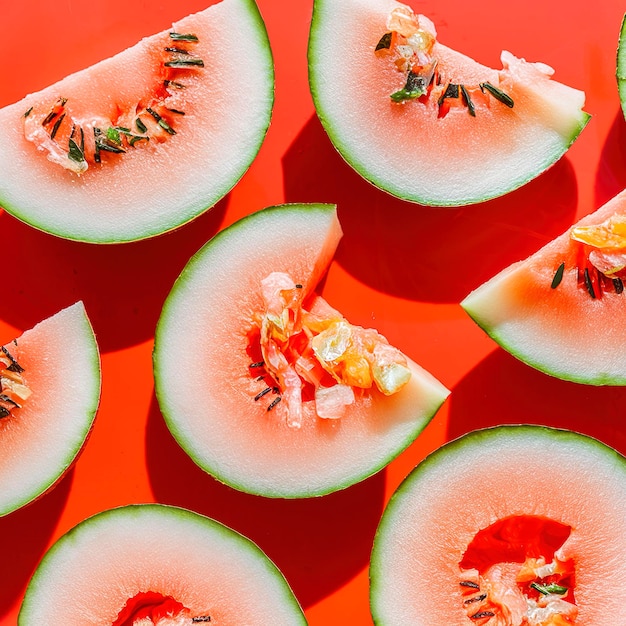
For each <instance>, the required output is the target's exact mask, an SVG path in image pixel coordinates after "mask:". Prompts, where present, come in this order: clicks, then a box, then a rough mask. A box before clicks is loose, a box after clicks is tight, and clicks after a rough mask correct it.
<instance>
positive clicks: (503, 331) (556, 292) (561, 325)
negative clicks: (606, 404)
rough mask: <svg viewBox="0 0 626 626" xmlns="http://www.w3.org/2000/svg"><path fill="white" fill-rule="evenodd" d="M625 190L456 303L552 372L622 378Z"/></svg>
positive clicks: (604, 380)
mask: <svg viewBox="0 0 626 626" xmlns="http://www.w3.org/2000/svg"><path fill="white" fill-rule="evenodd" d="M624 223H626V192H621V193H620V194H618V195H617V196H615V197H614V198H613V199H611V200H610V201H609V202H607V203H606V204H605V205H604V206H602V207H601V208H600V209H598V210H597V211H595V212H594V213H591V214H589V215H587V216H586V217H584V218H583V219H581V220H580V221H579V222H577V223H576V224H575V225H574V226H572V228H570V229H569V230H568V231H567V232H566V233H564V234H562V235H560V236H559V237H557V238H556V239H554V240H553V241H552V242H550V243H549V244H547V245H546V246H544V247H543V248H541V249H540V250H539V251H538V252H536V253H535V254H533V255H532V256H530V257H529V258H528V259H526V260H524V261H520V262H518V263H514V264H513V265H511V266H510V267H508V268H506V269H504V270H503V271H502V272H500V273H499V274H497V275H496V276H495V277H493V278H492V279H491V280H489V281H487V282H486V283H484V284H483V285H481V286H480V287H478V288H477V289H475V290H474V291H473V292H472V293H470V294H469V295H468V296H467V297H466V298H465V299H464V300H463V302H461V306H462V307H463V308H464V309H465V310H466V311H467V312H468V313H469V315H470V316H471V317H472V318H473V319H474V321H475V322H476V323H477V324H478V325H479V326H480V327H481V328H483V329H484V330H485V331H486V332H487V333H488V334H489V335H490V336H491V337H492V338H493V339H494V340H495V341H497V342H498V343H499V344H500V345H501V346H502V347H503V348H504V349H505V350H507V351H508V352H510V353H511V354H513V355H514V356H516V357H517V358H519V359H520V360H522V361H524V362H525V363H528V364H529V365H531V366H533V367H535V368H537V369H539V370H541V371H543V372H545V373H547V374H550V375H552V376H556V377H558V378H562V379H564V380H571V381H575V382H579V383H586V384H590V385H626V352H625V351H624V349H623V346H624V345H625V344H626V308H625V306H624V305H625V304H626V300H625V299H624V297H625V296H626V293H624V280H625V279H626V271H625V269H626V237H625V236H624V234H623V232H622V231H624V232H626V227H623V226H622V224H624Z"/></svg>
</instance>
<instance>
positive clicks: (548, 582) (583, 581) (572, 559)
mask: <svg viewBox="0 0 626 626" xmlns="http://www.w3.org/2000/svg"><path fill="white" fill-rule="evenodd" d="M590 496H591V499H592V501H590ZM625 531H626V459H624V457H622V456H621V455H620V454H618V453H617V452H615V451H614V450H612V449H611V448H609V447H607V446H605V445H604V444H602V443H600V442H599V441H597V440H595V439H591V438H589V437H586V436H583V435H579V434H576V433H573V432H568V431H559V430H555V429H550V428H545V427H537V426H504V427H496V428H493V429H488V430H484V431H476V432H474V433H470V434H469V435H466V436H464V437H462V438H460V439H458V440H456V441H453V442H452V443H449V444H447V445H445V446H443V447H442V448H440V449H439V450H438V451H436V452H434V453H433V454H432V455H431V456H429V457H428V458H427V459H426V460H424V461H423V462H422V463H421V464H420V465H418V466H417V468H415V469H414V470H413V472H412V473H411V474H410V475H409V476H408V477H407V478H406V479H405V481H404V482H403V483H402V484H401V485H400V487H399V488H398V490H397V491H396V493H395V494H394V495H393V496H392V498H391V500H390V502H389V504H388V506H387V509H386V510H385V513H384V514H383V517H382V520H381V522H380V526H379V528H378V531H377V534H376V538H375V543H374V549H373V552H372V560H371V566H370V577H371V588H370V599H371V610H372V615H373V616H374V621H375V622H376V623H377V624H386V625H387V626H394V625H398V626H399V625H402V626H404V625H405V624H412V625H414V626H442V624H445V625H446V626H468V625H469V624H480V625H481V626H496V625H497V626H520V625H521V624H524V625H526V626H570V625H578V626H582V625H583V624H584V625H585V626H591V625H592V624H593V626H613V625H614V624H625V623H626V543H624V541H623V536H624V535H623V533H624V532H625Z"/></svg>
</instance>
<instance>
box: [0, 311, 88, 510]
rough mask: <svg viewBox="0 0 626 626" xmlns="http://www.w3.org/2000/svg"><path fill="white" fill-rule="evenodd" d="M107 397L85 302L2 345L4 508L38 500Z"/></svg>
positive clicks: (0, 503)
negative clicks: (102, 387)
mask: <svg viewBox="0 0 626 626" xmlns="http://www.w3.org/2000/svg"><path fill="white" fill-rule="evenodd" d="M99 401H100V356H99V352H98V346H97V344H96V340H95V337H94V334H93V330H92V328H91V324H90V322H89V319H88V318H87V315H86V312H85V308H84V306H83V304H82V302H77V303H76V304H74V305H72V306H70V307H68V308H66V309H63V310H62V311H60V312H59V313H56V314H55V315H53V316H52V317H49V318H48V319H46V320H44V321H42V322H40V323H39V324H37V325H36V326H34V327H33V328H32V329H30V330H27V331H26V332H24V333H23V334H22V335H21V336H20V337H18V338H17V339H15V340H13V341H11V342H9V343H7V344H5V345H4V346H3V347H2V352H1V353H0V415H2V418H0V485H2V487H1V488H0V515H6V514H8V513H11V512H12V511H15V510H16V509H18V508H20V507H22V506H24V505H26V504H28V503H29V502H31V501H33V500H35V499H36V498H38V497H39V496H40V495H42V494H43V493H44V492H45V491H47V490H48V489H50V488H51V487H52V486H54V485H55V484H56V482H57V481H58V480H59V479H60V478H61V477H62V476H63V475H64V474H65V472H66V471H67V470H68V469H69V468H70V466H71V465H72V463H73V462H74V460H75V458H76V456H77V455H78V453H79V451H80V450H81V448H82V446H83V444H84V443H85V440H86V439H87V436H88V434H89V432H90V430H91V426H92V424H93V420H94V418H95V414H96V411H97V408H98V404H99Z"/></svg>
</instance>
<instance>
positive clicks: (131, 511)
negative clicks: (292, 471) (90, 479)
mask: <svg viewBox="0 0 626 626" xmlns="http://www.w3.org/2000/svg"><path fill="white" fill-rule="evenodd" d="M147 592H152V593H153V594H155V595H157V594H158V595H161V596H163V597H164V598H172V599H173V600H175V601H176V602H178V603H180V604H182V605H183V607H184V608H185V609H186V610H187V612H188V615H189V617H188V618H187V620H186V621H183V622H173V621H171V622H168V621H165V620H163V626H165V625H166V624H168V623H170V624H172V623H185V624H191V623H192V617H196V616H197V617H200V616H203V617H207V616H208V617H210V618H211V622H210V623H212V624H285V626H287V625H296V624H301V625H302V624H306V621H305V619H304V615H303V614H302V610H301V608H300V606H299V605H298V601H297V600H296V599H295V597H294V596H293V593H292V592H291V589H290V588H289V586H288V584H287V582H286V581H285V579H284V578H283V576H282V574H281V573H280V572H279V571H278V569H277V568H276V566H275V565H274V564H273V563H272V562H271V561H270V560H269V559H268V558H267V557H266V556H265V554H263V552H262V551H261V550H260V549H259V548H258V547H257V546H256V545H255V544H254V543H252V542H251V541H250V540H249V539H246V538H245V537H243V536H242V535H239V534H238V533H236V532H235V531H233V530H230V529H229V528H227V527H225V526H223V525H222V524H219V523H218V522H216V521H213V520H211V519H209V518H206V517H204V516H201V515H199V514H197V513H192V512H190V511H187V510H184V509H178V508H175V507H168V506H163V505H131V506H126V507H121V508H118V509H112V510H109V511H105V512H103V513H100V514H98V515H96V516H94V517H92V518H89V519H87V520H85V521H84V522H81V523H80V524H79V525H78V526H76V527H75V528H73V529H72V530H70V531H69V532H68V533H67V534H65V535H64V536H63V537H61V539H59V540H58V541H57V543H56V544H54V546H53V547H52V548H51V549H50V550H49V551H48V553H47V554H46V555H45V556H44V558H43V560H42V561H41V564H40V565H39V567H38V569H37V571H36V572H35V574H34V576H33V578H32V580H31V582H30V584H29V586H28V589H27V591H26V594H25V596H24V602H23V604H22V607H21V610H20V614H19V622H18V623H19V624H20V625H24V626H27V625H28V626H30V625H31V624H46V625H48V626H84V625H85V624H90V625H92V626H105V625H107V626H110V625H111V624H113V623H115V621H116V619H117V618H118V616H119V614H120V613H121V612H122V610H123V608H124V607H125V605H126V604H127V603H128V601H129V600H131V599H133V598H136V597H137V596H139V595H140V594H142V593H143V594H145V593H147ZM173 617H176V616H173ZM149 623H152V622H149ZM158 623H159V622H157V624H158ZM198 623H201V622H198ZM202 623H205V622H202Z"/></svg>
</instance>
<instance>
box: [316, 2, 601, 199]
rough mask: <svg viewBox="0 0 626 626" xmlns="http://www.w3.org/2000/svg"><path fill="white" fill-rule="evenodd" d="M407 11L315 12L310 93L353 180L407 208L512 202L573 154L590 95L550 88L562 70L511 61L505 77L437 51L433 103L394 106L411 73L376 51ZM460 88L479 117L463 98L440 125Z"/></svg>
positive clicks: (337, 8)
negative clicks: (499, 95)
mask: <svg viewBox="0 0 626 626" xmlns="http://www.w3.org/2000/svg"><path fill="white" fill-rule="evenodd" d="M402 6H403V5H402V4H400V3H398V2H395V1H394V0H346V1H343V2H332V1H331V0H315V5H314V12H313V21H312V26H311V34H310V40H309V78H310V85H311V91H312V94H313V99H314V101H315V106H316V110H317V113H318V116H319V118H320V120H321V122H322V124H323V126H324V128H325V129H326V131H327V133H328V135H329V136H330V138H331V140H332V142H333V143H334V145H335V147H336V148H337V150H338V151H339V152H340V153H341V154H342V156H343V157H344V158H345V159H346V161H347V162H348V163H349V164H350V165H352V167H354V169H356V170H357V171H358V172H359V173H360V174H361V175H362V176H364V177H365V178H366V179H367V180H369V181H370V182H372V183H373V184H374V185H376V186H378V187H380V188H381V189H384V190H385V191H388V192H389V193H391V194H393V195H395V196H398V197H400V198H403V199H406V200H410V201H414V202H419V203H421V204H428V205H436V206H456V205H462V204H471V203H476V202H480V201H483V200H486V199H489V198H493V197H495V196H499V195H502V194H504V193H507V192H509V191H511V190H513V189H515V188H517V187H519V186H521V185H523V184H524V183H526V182H528V181H529V180H530V179H532V178H534V177H536V176H537V175H539V174H540V173H541V172H543V171H544V170H545V169H546V168H547V167H549V166H550V165H552V164H553V163H554V162H555V161H557V160H558V159H559V158H560V157H561V156H562V155H563V154H564V152H565V151H566V150H567V149H568V148H569V146H570V145H571V143H572V142H573V141H574V140H575V139H576V137H577V136H578V134H579V133H580V131H581V130H582V129H583V127H584V126H585V124H586V123H587V121H588V118H589V116H588V115H587V114H586V113H584V112H583V111H582V107H583V105H584V99H585V97H584V94H583V93H582V92H581V91H578V90H576V89H572V88H570V87H567V86H565V85H563V84H561V83H558V82H556V81H554V80H551V78H550V75H551V72H552V68H549V67H548V66H546V65H544V64H541V63H527V62H526V61H524V60H523V59H518V58H516V57H514V56H513V55H512V54H510V53H508V52H504V53H503V54H502V62H503V69H501V70H496V69H491V68H488V67H485V66H483V65H480V64H479V63H477V62H475V61H473V60H472V59H471V58H469V57H467V56H465V55H463V54H461V53H459V52H456V51H454V50H452V49H450V48H448V47H446V46H444V45H443V44H441V43H439V42H436V43H435V44H434V47H433V50H432V56H433V58H434V59H435V60H436V63H437V65H436V70H435V71H436V75H435V79H434V83H435V85H434V86H433V87H432V91H431V92H430V95H429V96H428V97H427V98H426V97H422V98H416V99H412V100H409V101H406V102H400V103H396V102H393V101H392V99H391V98H390V95H391V94H392V93H395V92H397V91H398V90H401V89H402V88H403V87H404V86H405V83H406V82H407V73H406V72H404V73H402V72H400V71H397V70H396V68H395V66H394V63H393V60H392V59H390V58H388V57H387V56H386V55H385V53H384V52H383V53H376V52H375V48H376V46H377V44H378V42H379V41H380V40H381V38H382V37H383V35H385V33H387V32H390V31H389V27H388V25H387V20H388V17H389V15H390V14H391V12H392V11H393V10H394V9H398V8H400V7H402ZM564 36H567V34H566V33H564ZM436 76H439V78H437V77H436ZM438 82H441V84H440V85H437V84H436V83H438ZM449 82H452V83H454V84H456V85H461V84H462V85H464V86H465V87H466V88H467V89H468V90H469V91H468V93H471V94H473V95H472V96H471V97H470V100H472V98H473V102H474V104H475V116H472V115H470V114H469V111H468V107H467V106H464V105H462V102H461V101H460V100H459V98H462V97H463V96H462V94H461V96H459V97H457V98H456V99H455V102H457V103H460V105H459V106H454V107H452V108H451V109H450V111H449V112H448V113H447V114H446V115H442V114H441V112H442V109H441V106H439V104H438V103H439V98H440V96H441V94H440V92H444V91H445V88H446V85H447V84H448V83H449ZM485 82H488V83H490V84H492V85H494V86H496V87H498V88H499V89H500V90H501V91H504V92H506V94H507V95H508V96H509V97H510V98H512V99H513V102H514V106H513V108H509V107H508V106H506V105H505V104H503V103H502V102H501V101H499V100H497V99H495V98H494V97H493V96H491V95H489V94H486V93H484V92H485V89H484V87H483V88H482V89H480V88H479V85H481V84H483V83H485ZM449 101H451V100H449ZM446 106H447V105H446Z"/></svg>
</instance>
